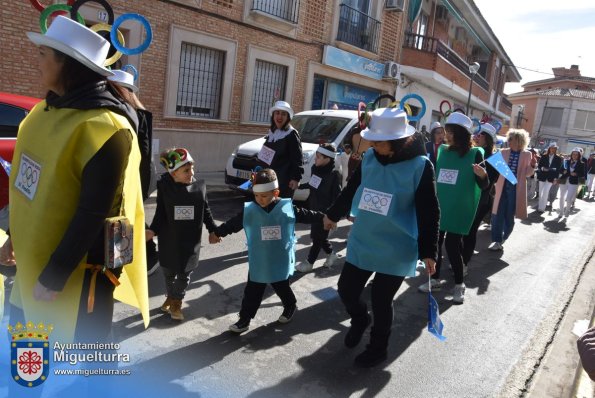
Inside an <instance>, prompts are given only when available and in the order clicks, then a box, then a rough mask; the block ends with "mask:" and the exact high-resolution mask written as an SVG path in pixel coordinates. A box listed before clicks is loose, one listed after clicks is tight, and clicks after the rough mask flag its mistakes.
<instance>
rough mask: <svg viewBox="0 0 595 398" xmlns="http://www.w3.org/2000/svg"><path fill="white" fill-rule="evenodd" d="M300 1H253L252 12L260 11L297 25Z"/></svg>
mask: <svg viewBox="0 0 595 398" xmlns="http://www.w3.org/2000/svg"><path fill="white" fill-rule="evenodd" d="M299 8H300V0H252V9H251V11H260V12H263V13H265V14H269V15H272V16H274V17H277V18H281V19H284V20H286V21H289V22H291V23H297V21H298V14H299V12H298V10H299Z"/></svg>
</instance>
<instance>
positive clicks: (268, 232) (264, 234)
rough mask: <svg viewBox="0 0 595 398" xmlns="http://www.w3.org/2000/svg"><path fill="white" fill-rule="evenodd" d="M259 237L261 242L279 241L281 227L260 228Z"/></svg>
mask: <svg viewBox="0 0 595 398" xmlns="http://www.w3.org/2000/svg"><path fill="white" fill-rule="evenodd" d="M260 237H261V239H262V240H281V226H279V225H275V226H267V227H260Z"/></svg>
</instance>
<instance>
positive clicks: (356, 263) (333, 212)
mask: <svg viewBox="0 0 595 398" xmlns="http://www.w3.org/2000/svg"><path fill="white" fill-rule="evenodd" d="M414 133H415V129H414V128H413V127H411V126H409V124H408V122H407V115H406V113H405V112H404V111H402V110H398V109H395V108H386V109H377V110H375V111H374V112H373V113H372V118H371V122H370V125H369V126H368V128H367V129H365V130H364V131H362V133H361V135H362V138H364V139H366V140H368V141H370V142H371V144H372V148H371V149H368V150H367V151H366V155H365V156H364V158H363V161H362V163H361V164H360V166H359V167H358V168H357V169H356V170H355V172H354V174H353V176H352V177H351V178H350V179H349V181H348V183H347V186H346V187H345V188H344V189H343V191H341V194H340V195H339V197H338V198H337V200H336V201H335V203H334V204H333V205H332V206H331V207H330V208H329V209H328V210H327V215H326V217H325V218H324V224H325V228H327V229H328V228H331V227H332V226H334V224H335V223H336V222H337V221H338V220H339V219H340V218H341V217H342V216H343V215H344V214H345V213H346V212H347V210H348V209H349V208H351V214H352V215H353V216H354V217H355V222H354V224H353V227H352V228H351V233H350V235H349V238H348V241H347V261H346V262H345V265H344V266H343V270H342V272H341V276H340V278H339V296H340V297H341V301H342V302H343V304H344V305H345V309H346V310H347V312H348V313H349V315H350V316H351V328H350V329H349V331H348V332H347V334H346V335H345V346H347V347H348V348H353V347H355V346H357V345H358V344H359V342H360V340H361V338H362V336H363V334H364V332H365V330H366V329H367V327H368V325H369V324H370V323H372V317H371V316H370V315H369V314H368V308H367V305H366V303H365V302H364V301H363V300H362V299H361V294H362V291H363V290H364V287H365V286H366V282H367V280H368V279H369V278H370V277H371V276H372V274H375V276H374V283H373V284H372V312H373V315H374V324H373V326H372V331H371V333H370V344H368V346H367V347H366V350H365V351H363V352H362V353H361V354H359V355H358V356H356V357H355V363H356V365H358V366H362V367H371V366H374V365H376V364H378V363H380V362H382V361H384V360H385V359H386V358H387V347H388V339H389V336H390V333H391V328H392V323H393V298H394V296H395V294H396V293H397V290H398V289H399V287H400V286H401V283H403V280H404V279H405V277H406V276H413V275H415V268H416V264H417V260H418V259H422V260H423V261H424V262H425V263H426V267H427V269H428V273H430V274H431V273H433V272H434V266H435V263H436V257H437V251H438V248H437V242H438V225H439V218H440V210H439V207H438V199H437V198H436V188H435V185H434V168H433V166H432V163H431V162H430V160H429V159H428V158H426V157H425V156H424V155H425V148H424V146H423V140H422V137H421V136H419V135H418V134H414Z"/></svg>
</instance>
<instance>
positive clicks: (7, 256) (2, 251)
mask: <svg viewBox="0 0 595 398" xmlns="http://www.w3.org/2000/svg"><path fill="white" fill-rule="evenodd" d="M0 264H2V265H8V266H15V265H17V262H16V259H15V258H14V250H13V249H12V240H11V239H10V236H9V237H8V239H6V242H4V245H2V248H0Z"/></svg>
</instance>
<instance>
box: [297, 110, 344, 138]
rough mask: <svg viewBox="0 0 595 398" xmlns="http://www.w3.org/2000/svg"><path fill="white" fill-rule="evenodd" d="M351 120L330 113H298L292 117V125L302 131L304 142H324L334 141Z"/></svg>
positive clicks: (301, 135)
mask: <svg viewBox="0 0 595 398" xmlns="http://www.w3.org/2000/svg"><path fill="white" fill-rule="evenodd" d="M350 121H351V119H349V118H344V117H330V116H328V115H297V116H296V117H294V118H293V119H291V125H292V126H293V127H294V128H295V129H296V130H297V131H298V132H299V133H300V137H301V139H302V142H307V143H310V144H324V143H325V142H333V141H334V140H335V138H337V136H338V135H339V133H340V132H341V131H343V129H344V128H345V126H346V125H347V124H348V123H349V122H350Z"/></svg>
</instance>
